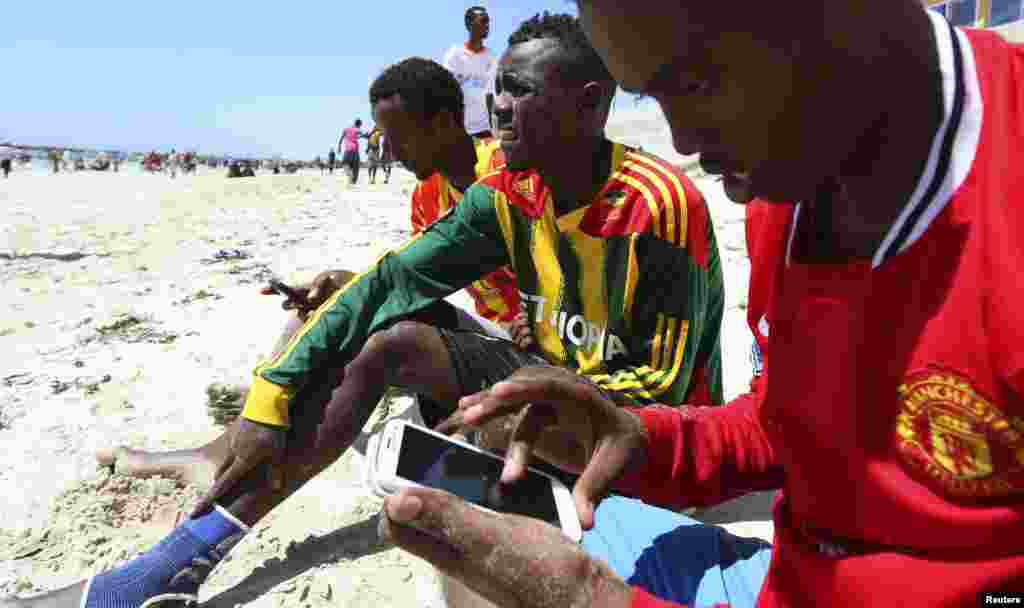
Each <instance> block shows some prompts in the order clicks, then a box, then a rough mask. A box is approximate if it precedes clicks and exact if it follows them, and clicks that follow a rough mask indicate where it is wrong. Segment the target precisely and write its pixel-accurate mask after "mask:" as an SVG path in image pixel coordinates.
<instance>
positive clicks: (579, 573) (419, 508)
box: [380, 488, 632, 608]
mask: <svg viewBox="0 0 1024 608" xmlns="http://www.w3.org/2000/svg"><path fill="white" fill-rule="evenodd" d="M380 535H381V537H383V538H387V539H391V540H393V541H394V542H395V544H396V545H398V546H399V547H401V548H402V549H405V550H406V551H408V552H410V553H412V554H413V555H416V556H418V557H421V558H423V559H425V560H427V561H428V562H430V563H431V564H433V565H434V566H436V567H437V568H438V569H440V570H441V571H443V572H444V573H446V574H448V575H449V576H453V577H455V578H457V579H458V580H460V581H462V583H463V584H465V585H466V586H467V587H469V588H470V589H473V590H474V591H476V592H477V593H479V594H480V595H482V596H483V597H484V598H486V599H488V600H490V601H491V602H494V603H495V604H496V605H498V606H523V607H528V608H556V607H557V608H575V607H581V608H582V607H584V606H588V607H589V606H601V607H609V608H611V607H620V606H621V607H626V606H629V604H630V599H631V596H632V592H631V590H630V588H629V586H628V585H627V584H626V582H625V581H623V580H622V579H620V578H618V577H617V576H615V574H614V573H613V572H612V570H611V568H609V567H608V565H607V564H605V563H603V562H600V561H597V560H594V559H591V558H590V557H589V556H587V555H586V553H584V552H583V551H582V550H581V549H580V548H579V546H577V545H576V544H575V543H573V542H572V541H570V540H569V539H568V538H566V536H565V535H564V534H562V532H561V531H560V530H558V529H557V528H555V527H554V526H551V525H549V524H546V523H544V522H542V521H540V520H536V519H531V518H528V517H521V516H518V515H505V514H503V515H496V514H493V513H486V512H484V511H481V510H479V509H475V508H473V507H472V506H471V505H470V504H469V503H467V502H465V501H463V500H461V499H459V498H457V497H455V496H452V495H451V494H448V493H446V492H441V491H439V490H433V489H427V488H414V489H406V490H402V492H400V493H399V494H397V495H396V496H389V497H388V498H386V499H385V500H384V513H383V514H382V515H381V519H380Z"/></svg>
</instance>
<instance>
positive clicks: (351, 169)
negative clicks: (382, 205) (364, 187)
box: [338, 118, 370, 185]
mask: <svg viewBox="0 0 1024 608" xmlns="http://www.w3.org/2000/svg"><path fill="white" fill-rule="evenodd" d="M362 126H363V121H362V120H360V119H358V118H357V119H356V121H355V122H354V123H352V126H351V127H349V128H347V129H345V130H344V131H342V132H341V140H340V141H338V151H339V152H341V164H342V165H343V166H344V167H345V168H346V169H348V182H349V183H350V184H353V185H354V184H355V183H356V182H357V181H359V138H360V137H363V138H368V137H370V134H369V133H363V132H362V131H361V130H360V129H362Z"/></svg>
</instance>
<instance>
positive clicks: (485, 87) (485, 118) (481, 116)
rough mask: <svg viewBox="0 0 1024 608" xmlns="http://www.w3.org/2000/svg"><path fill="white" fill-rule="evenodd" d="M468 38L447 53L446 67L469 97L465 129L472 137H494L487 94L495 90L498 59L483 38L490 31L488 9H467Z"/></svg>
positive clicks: (463, 93)
mask: <svg viewBox="0 0 1024 608" xmlns="http://www.w3.org/2000/svg"><path fill="white" fill-rule="evenodd" d="M465 21H466V29H467V30H469V40H467V41H466V42H465V43H464V44H459V45H455V46H453V47H452V48H450V49H448V52H447V53H445V55H444V62H443V64H444V67H446V68H448V71H449V72H451V73H452V74H454V75H455V79H456V80H457V81H458V82H459V86H461V87H462V95H463V97H464V98H465V100H466V119H465V120H466V132H467V133H469V134H470V135H472V136H473V137H492V135H491V122H490V117H489V114H488V111H487V96H488V94H491V93H493V91H494V70H495V66H496V65H497V62H496V61H495V58H494V55H493V54H492V53H491V51H490V49H488V48H487V47H486V46H484V39H486V38H487V35H488V34H490V33H491V18H490V16H489V15H488V14H487V9H485V8H484V7H482V6H473V7H470V8H469V9H468V10H466V16H465Z"/></svg>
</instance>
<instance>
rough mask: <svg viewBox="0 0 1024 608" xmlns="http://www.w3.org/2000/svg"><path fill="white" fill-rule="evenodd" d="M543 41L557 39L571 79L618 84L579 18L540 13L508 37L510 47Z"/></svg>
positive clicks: (566, 71) (567, 73)
mask: <svg viewBox="0 0 1024 608" xmlns="http://www.w3.org/2000/svg"><path fill="white" fill-rule="evenodd" d="M542 39H547V40H554V41H555V42H557V43H558V45H559V46H560V47H562V50H563V51H564V52H565V54H566V59H567V63H568V65H567V66H566V67H567V69H566V70H565V74H566V75H567V76H568V77H571V78H574V79H579V80H585V81H588V82H607V83H614V82H615V78H614V77H613V76H612V75H611V72H609V71H608V67H607V66H605V64H604V61H603V60H602V59H601V56H600V55H598V54H597V51H595V50H594V47H593V46H591V44H590V41H589V40H587V36H586V34H584V33H583V27H582V26H581V25H580V20H579V19H577V18H576V17H573V16H572V15H566V14H551V13H549V12H547V11H545V12H544V13H543V14H539V13H538V14H536V15H534V16H533V17H531V18H529V19H527V20H526V21H524V22H523V23H522V24H520V25H519V29H517V30H516V31H514V32H512V35H511V36H509V37H508V45H509V46H512V45H515V44H522V43H524V42H529V41H531V40H542Z"/></svg>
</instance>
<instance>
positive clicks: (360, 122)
mask: <svg viewBox="0 0 1024 608" xmlns="http://www.w3.org/2000/svg"><path fill="white" fill-rule="evenodd" d="M356 126H357V127H361V126H363V121H362V120H360V119H358V118H357V119H356Z"/></svg>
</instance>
